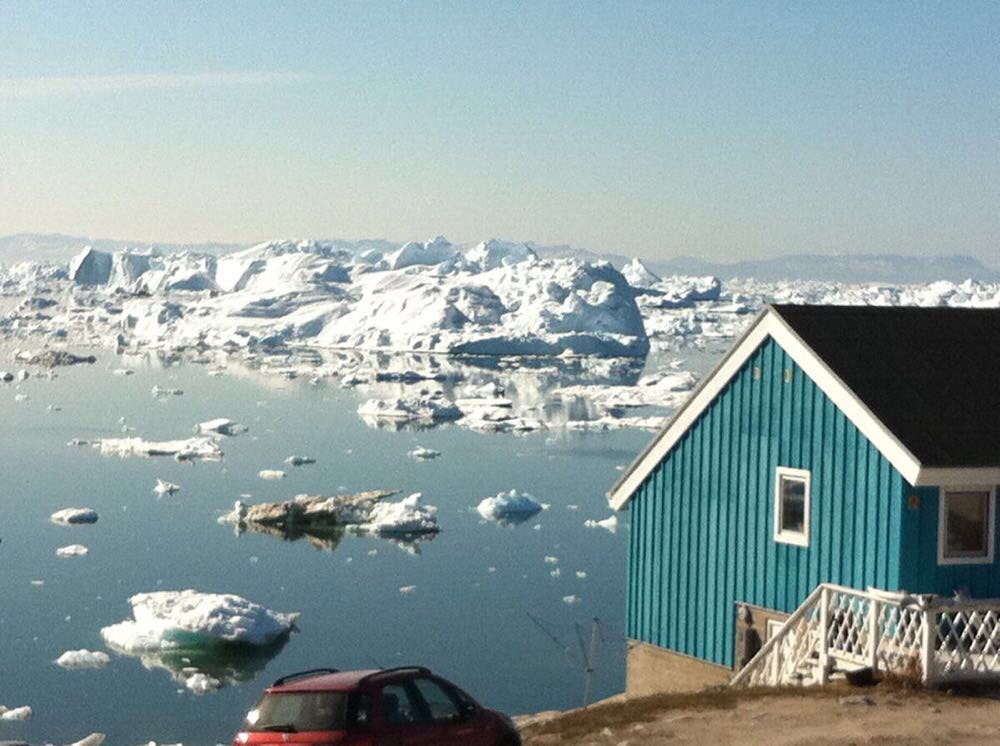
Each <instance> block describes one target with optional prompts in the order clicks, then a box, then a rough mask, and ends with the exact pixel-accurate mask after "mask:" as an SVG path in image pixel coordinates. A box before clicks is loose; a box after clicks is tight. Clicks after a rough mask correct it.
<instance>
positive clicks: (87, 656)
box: [56, 649, 111, 669]
mask: <svg viewBox="0 0 1000 746" xmlns="http://www.w3.org/2000/svg"><path fill="white" fill-rule="evenodd" d="M110 662H111V656H109V655H108V654H107V653H104V652H101V651H100V650H97V651H94V650H86V649H81V650H67V651H66V652H65V653H63V654H62V655H60V656H59V657H58V658H56V665H57V666H59V667H61V668H71V669H77V668H104V667H105V666H106V665H108V664H109V663H110Z"/></svg>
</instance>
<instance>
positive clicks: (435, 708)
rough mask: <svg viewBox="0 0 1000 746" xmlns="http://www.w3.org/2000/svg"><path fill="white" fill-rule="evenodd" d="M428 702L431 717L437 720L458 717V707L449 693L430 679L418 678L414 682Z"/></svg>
mask: <svg viewBox="0 0 1000 746" xmlns="http://www.w3.org/2000/svg"><path fill="white" fill-rule="evenodd" d="M413 683H414V684H416V685H417V689H419V690H420V694H421V695H422V696H423V698H424V702H426V703H427V709H428V710H430V713H431V717H432V718H434V719H435V720H451V719H454V718H455V717H457V715H458V707H456V706H455V702H454V701H453V700H452V698H451V697H449V696H448V693H447V692H446V691H445V690H444V689H442V688H441V687H440V686H438V685H437V684H436V683H434V682H433V681H431V680H430V679H417V680H416V681H414V682H413Z"/></svg>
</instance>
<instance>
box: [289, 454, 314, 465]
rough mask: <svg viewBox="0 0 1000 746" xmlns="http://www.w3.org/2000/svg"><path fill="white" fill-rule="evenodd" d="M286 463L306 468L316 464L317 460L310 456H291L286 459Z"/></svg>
mask: <svg viewBox="0 0 1000 746" xmlns="http://www.w3.org/2000/svg"><path fill="white" fill-rule="evenodd" d="M285 463H286V464H288V465H289V466H306V465H308V464H315V463H316V459H314V458H310V457H309V456H289V457H288V458H286V459H285Z"/></svg>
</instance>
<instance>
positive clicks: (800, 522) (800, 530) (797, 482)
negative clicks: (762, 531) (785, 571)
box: [774, 466, 809, 547]
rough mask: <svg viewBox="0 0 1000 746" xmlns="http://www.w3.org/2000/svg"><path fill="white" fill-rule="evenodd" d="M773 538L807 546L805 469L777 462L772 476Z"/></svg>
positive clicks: (807, 481) (807, 477) (807, 494)
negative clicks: (775, 470) (776, 468)
mask: <svg viewBox="0 0 1000 746" xmlns="http://www.w3.org/2000/svg"><path fill="white" fill-rule="evenodd" d="M774 540H775V541H779V542H781V543H782V544H795V545H796V546H800V547H807V546H809V472H808V471H806V470H804V469H791V468H789V467H787V466H779V467H778V473H777V476H776V478H775V495H774Z"/></svg>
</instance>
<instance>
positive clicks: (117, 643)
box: [101, 590, 298, 653]
mask: <svg viewBox="0 0 1000 746" xmlns="http://www.w3.org/2000/svg"><path fill="white" fill-rule="evenodd" d="M129 603H130V604H131V605H132V616H133V618H132V619H129V620H125V621H123V622H119V623H118V624H113V625H111V626H109V627H104V628H103V629H102V630H101V636H102V637H103V638H104V640H105V642H107V643H108V644H109V645H111V646H113V647H115V648H117V649H119V650H122V651H124V652H127V653H138V652H148V651H156V650H170V649H187V648H199V647H205V646H211V645H217V644H228V643H243V644H247V645H268V644H270V643H272V642H275V641H276V640H278V639H280V638H281V637H283V636H284V635H286V634H288V632H289V631H290V630H291V629H292V625H293V623H294V622H295V620H296V618H297V617H298V614H297V613H290V614H289V613H282V612H278V611H271V610H270V609H267V608H265V607H264V606H261V605H260V604H256V603H253V602H252V601H248V600H247V599H245V598H242V597H240V596H236V595H233V594H228V593H201V592H198V591H194V590H184V591H156V592H153V593H139V594H136V595H135V596H132V597H131V598H130V599H129Z"/></svg>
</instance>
